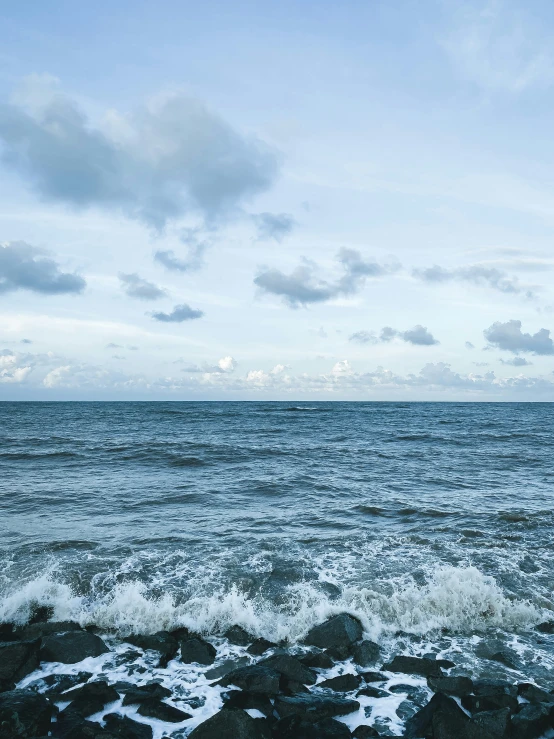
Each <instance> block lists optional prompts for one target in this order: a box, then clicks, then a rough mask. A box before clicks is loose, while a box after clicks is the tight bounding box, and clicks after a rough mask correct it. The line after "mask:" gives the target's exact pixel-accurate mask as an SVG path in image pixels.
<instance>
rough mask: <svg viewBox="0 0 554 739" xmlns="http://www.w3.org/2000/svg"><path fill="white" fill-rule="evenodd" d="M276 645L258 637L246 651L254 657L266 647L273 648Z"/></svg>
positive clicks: (265, 650) (265, 649)
mask: <svg viewBox="0 0 554 739" xmlns="http://www.w3.org/2000/svg"><path fill="white" fill-rule="evenodd" d="M276 646H277V644H275V643H274V642H272V641H268V640H267V639H264V638H263V637H260V638H259V639H255V640H254V641H253V642H252V644H251V645H250V646H249V647H248V649H247V650H246V651H247V652H248V654H251V655H253V656H254V657H260V656H261V655H262V654H263V653H264V652H267V650H268V649H275V647H276Z"/></svg>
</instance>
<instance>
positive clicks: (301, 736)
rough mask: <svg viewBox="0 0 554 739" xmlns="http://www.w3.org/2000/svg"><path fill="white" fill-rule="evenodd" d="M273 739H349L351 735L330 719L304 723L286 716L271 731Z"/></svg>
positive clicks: (296, 718) (338, 723) (343, 727)
mask: <svg viewBox="0 0 554 739" xmlns="http://www.w3.org/2000/svg"><path fill="white" fill-rule="evenodd" d="M273 736H274V737H275V739H350V737H351V736H352V734H351V733H350V730H349V729H348V727H347V726H345V724H341V722H340V721H335V720H334V719H332V718H327V719H323V720H322V721H316V722H315V723H314V722H312V721H306V720H304V719H302V718H300V716H287V717H286V718H283V719H281V720H280V721H278V722H277V723H276V724H275V726H274V729H273Z"/></svg>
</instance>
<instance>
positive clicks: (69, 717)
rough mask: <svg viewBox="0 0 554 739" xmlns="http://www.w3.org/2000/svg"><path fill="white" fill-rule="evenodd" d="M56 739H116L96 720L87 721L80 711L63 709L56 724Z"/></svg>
mask: <svg viewBox="0 0 554 739" xmlns="http://www.w3.org/2000/svg"><path fill="white" fill-rule="evenodd" d="M54 726H55V729H54V732H55V733H54V736H55V737H56V739H114V735H113V734H111V733H110V732H109V731H108V730H107V729H103V728H102V726H100V724H98V723H96V722H94V721H85V719H84V718H83V717H82V716H81V715H80V714H78V713H75V712H71V711H69V712H68V711H67V709H66V710H65V711H62V713H60V714H59V716H58V721H57V723H56V724H55V725H54Z"/></svg>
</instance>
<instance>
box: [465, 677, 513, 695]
mask: <svg viewBox="0 0 554 739" xmlns="http://www.w3.org/2000/svg"><path fill="white" fill-rule="evenodd" d="M473 692H474V693H475V695H486V696H499V695H509V696H511V697H512V698H515V697H516V696H517V685H514V683H510V682H508V681H507V680H493V679H483V680H474V681H473Z"/></svg>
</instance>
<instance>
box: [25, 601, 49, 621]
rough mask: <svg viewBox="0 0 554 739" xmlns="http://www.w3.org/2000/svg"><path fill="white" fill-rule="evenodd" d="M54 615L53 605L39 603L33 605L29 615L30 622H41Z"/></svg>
mask: <svg viewBox="0 0 554 739" xmlns="http://www.w3.org/2000/svg"><path fill="white" fill-rule="evenodd" d="M53 616H54V609H53V608H52V606H40V605H38V603H37V604H36V605H35V606H34V607H33V609H32V611H31V615H30V617H29V623H30V624H39V623H42V622H44V621H48V620H49V619H51V618H52V617H53Z"/></svg>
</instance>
